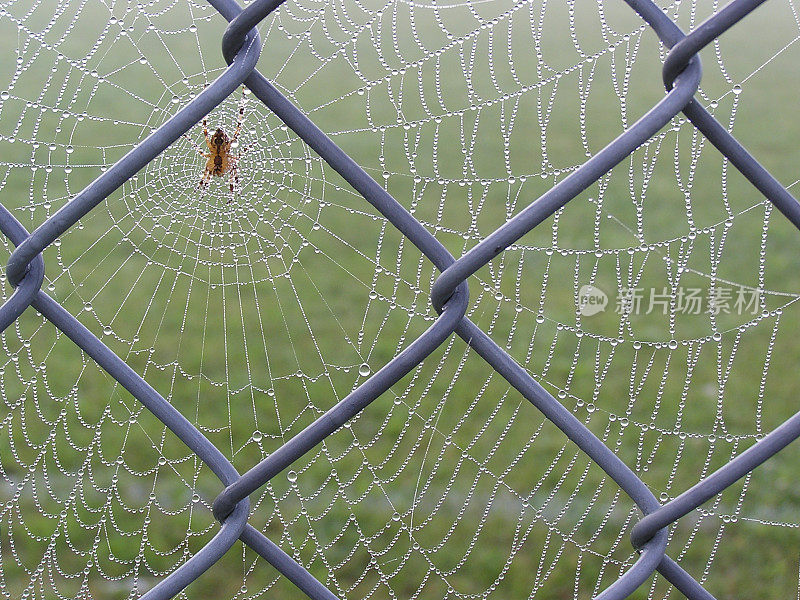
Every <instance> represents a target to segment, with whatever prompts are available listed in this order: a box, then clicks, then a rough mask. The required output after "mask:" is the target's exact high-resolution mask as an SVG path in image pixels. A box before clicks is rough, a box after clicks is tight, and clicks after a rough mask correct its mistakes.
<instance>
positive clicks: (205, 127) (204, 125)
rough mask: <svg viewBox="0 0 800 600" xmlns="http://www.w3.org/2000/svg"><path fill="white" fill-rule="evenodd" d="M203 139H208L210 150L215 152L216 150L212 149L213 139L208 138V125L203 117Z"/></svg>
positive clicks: (207, 144)
mask: <svg viewBox="0 0 800 600" xmlns="http://www.w3.org/2000/svg"><path fill="white" fill-rule="evenodd" d="M203 137H204V138H205V139H206V146H208V149H209V150H213V149H214V148H212V147H211V138H210V137H208V124H207V123H206V117H203Z"/></svg>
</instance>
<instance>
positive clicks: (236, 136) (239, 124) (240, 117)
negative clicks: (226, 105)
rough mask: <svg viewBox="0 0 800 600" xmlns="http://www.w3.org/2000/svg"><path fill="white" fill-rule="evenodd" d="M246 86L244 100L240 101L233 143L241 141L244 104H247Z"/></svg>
mask: <svg viewBox="0 0 800 600" xmlns="http://www.w3.org/2000/svg"><path fill="white" fill-rule="evenodd" d="M244 89H245V88H244V86H242V99H241V100H240V101H239V115H238V118H237V121H236V131H234V132H233V137H232V138H231V142H235V141H236V140H238V139H239V132H240V131H241V130H242V120H244V103H245V96H244Z"/></svg>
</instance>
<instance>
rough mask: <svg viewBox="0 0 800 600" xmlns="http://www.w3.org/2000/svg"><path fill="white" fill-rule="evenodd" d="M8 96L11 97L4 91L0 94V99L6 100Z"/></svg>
mask: <svg viewBox="0 0 800 600" xmlns="http://www.w3.org/2000/svg"><path fill="white" fill-rule="evenodd" d="M10 96H11V94H9V93H8V92H6V91H3V92H0V99H2V100H8V99H9V97H10Z"/></svg>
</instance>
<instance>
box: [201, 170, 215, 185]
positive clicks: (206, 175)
mask: <svg viewBox="0 0 800 600" xmlns="http://www.w3.org/2000/svg"><path fill="white" fill-rule="evenodd" d="M211 175H212V173H211V171H209V170H208V169H205V170H204V171H203V176H202V177H201V178H200V183H198V184H197V187H199V188H204V187H208V182H209V181H210V180H211Z"/></svg>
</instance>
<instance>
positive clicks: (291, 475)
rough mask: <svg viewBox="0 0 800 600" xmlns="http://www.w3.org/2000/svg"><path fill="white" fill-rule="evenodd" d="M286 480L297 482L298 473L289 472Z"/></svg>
mask: <svg viewBox="0 0 800 600" xmlns="http://www.w3.org/2000/svg"><path fill="white" fill-rule="evenodd" d="M286 479H288V480H289V481H290V482H292V483H294V482H295V481H297V473H296V472H295V471H289V472H288V473H286Z"/></svg>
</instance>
